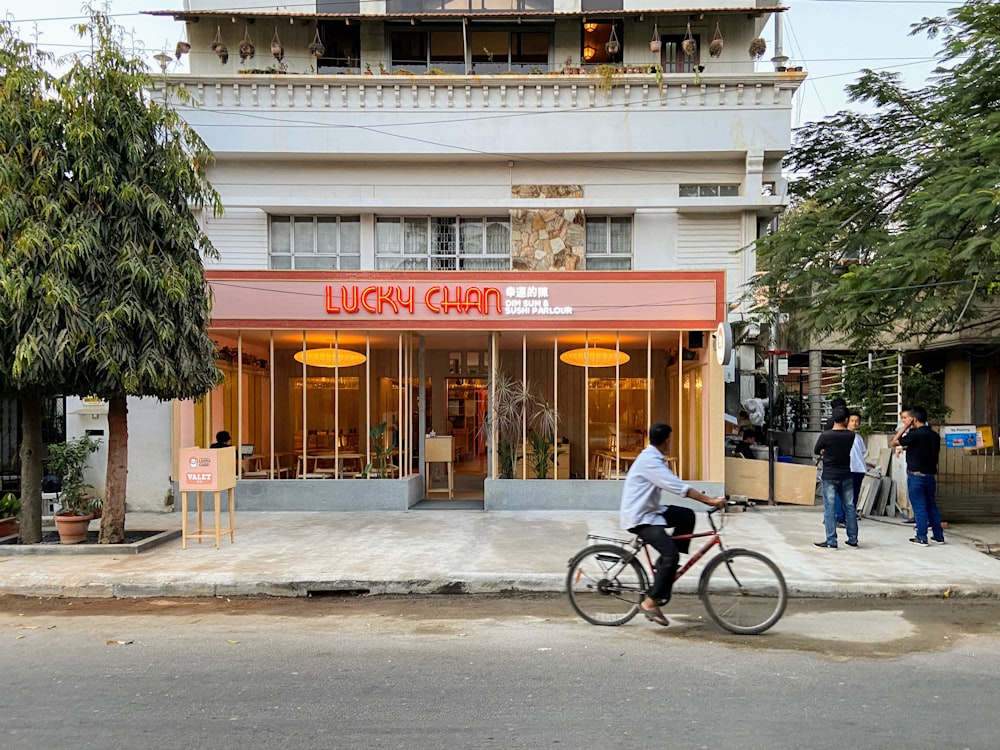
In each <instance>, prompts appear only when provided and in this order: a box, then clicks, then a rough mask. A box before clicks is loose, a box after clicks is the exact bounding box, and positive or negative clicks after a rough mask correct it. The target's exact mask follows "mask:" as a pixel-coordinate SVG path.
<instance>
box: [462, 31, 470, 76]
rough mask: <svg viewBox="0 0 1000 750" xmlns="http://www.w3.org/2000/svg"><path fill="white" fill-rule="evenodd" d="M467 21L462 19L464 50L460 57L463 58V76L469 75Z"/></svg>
mask: <svg viewBox="0 0 1000 750" xmlns="http://www.w3.org/2000/svg"><path fill="white" fill-rule="evenodd" d="M468 26H469V19H468V18H463V19H462V49H463V50H465V51H464V53H463V54H462V57H463V58H465V75H469V35H468Z"/></svg>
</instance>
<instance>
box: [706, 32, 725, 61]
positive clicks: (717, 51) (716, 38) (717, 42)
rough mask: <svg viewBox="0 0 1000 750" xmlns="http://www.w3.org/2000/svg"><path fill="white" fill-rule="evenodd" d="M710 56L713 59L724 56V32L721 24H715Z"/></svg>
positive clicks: (709, 51) (709, 47) (709, 44)
mask: <svg viewBox="0 0 1000 750" xmlns="http://www.w3.org/2000/svg"><path fill="white" fill-rule="evenodd" d="M708 54H710V55H711V56H712V57H718V56H719V55H721V54H722V31H721V30H720V29H719V24H715V33H714V34H713V35H712V41H711V42H709V43H708Z"/></svg>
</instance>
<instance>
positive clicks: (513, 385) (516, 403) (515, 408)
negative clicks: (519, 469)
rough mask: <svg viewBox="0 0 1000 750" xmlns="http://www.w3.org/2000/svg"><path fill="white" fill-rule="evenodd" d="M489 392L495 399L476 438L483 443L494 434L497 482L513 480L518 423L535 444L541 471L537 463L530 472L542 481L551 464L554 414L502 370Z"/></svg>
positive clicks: (526, 385)
mask: <svg viewBox="0 0 1000 750" xmlns="http://www.w3.org/2000/svg"><path fill="white" fill-rule="evenodd" d="M493 392H494V394H495V396H494V399H493V401H492V402H491V404H490V408H489V410H488V411H487V413H486V419H485V420H484V421H483V423H482V425H481V427H480V434H481V435H482V436H484V437H485V439H486V440H487V442H489V441H490V440H492V439H493V434H494V432H495V434H496V452H497V458H498V461H499V464H500V466H499V474H498V478H500V479H514V478H515V476H514V474H515V472H514V467H515V464H516V460H517V457H518V450H519V449H520V448H521V447H522V432H521V430H522V422H523V420H525V419H526V420H527V423H528V427H529V429H530V434H531V439H532V441H533V442H534V441H535V440H537V448H536V450H535V459H536V461H537V460H542V461H543V466H542V468H541V470H540V469H539V467H538V465H537V463H536V464H535V465H534V466H533V469H534V472H535V475H536V477H537V478H540V479H544V478H545V477H546V476H547V474H548V468H549V461H550V460H551V457H550V453H549V451H550V448H551V446H552V444H553V443H554V442H555V439H554V436H555V422H556V414H555V410H554V409H553V408H552V407H551V406H550V405H549V404H547V403H545V402H544V401H543V400H542V399H540V398H539V397H537V396H536V395H534V394H533V393H532V392H531V388H530V386H529V385H528V384H526V383H523V382H521V381H520V380H518V379H516V378H514V377H512V376H510V375H508V374H507V373H506V372H504V371H503V370H500V371H499V372H498V373H497V375H496V380H495V381H494V384H493ZM539 448H544V450H539ZM539 456H544V459H539ZM539 471H541V474H542V475H541V476H539Z"/></svg>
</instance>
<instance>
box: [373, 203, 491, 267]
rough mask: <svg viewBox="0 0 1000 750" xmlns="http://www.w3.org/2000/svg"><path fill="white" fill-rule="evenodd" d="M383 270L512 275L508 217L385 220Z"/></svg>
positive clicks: (379, 250) (379, 258) (380, 224)
mask: <svg viewBox="0 0 1000 750" xmlns="http://www.w3.org/2000/svg"><path fill="white" fill-rule="evenodd" d="M375 268H376V269H377V270H379V271H509V270H510V220H509V219H508V218H507V217H486V218H468V217H454V216H430V217H410V216H407V217H395V216H393V217H379V218H378V219H376V222H375Z"/></svg>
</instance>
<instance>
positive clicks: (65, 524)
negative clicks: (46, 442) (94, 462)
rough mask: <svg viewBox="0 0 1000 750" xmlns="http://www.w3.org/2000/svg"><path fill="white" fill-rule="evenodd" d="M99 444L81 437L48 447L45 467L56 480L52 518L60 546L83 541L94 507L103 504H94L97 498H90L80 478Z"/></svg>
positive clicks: (85, 484) (92, 516)
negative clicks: (56, 496) (56, 498)
mask: <svg viewBox="0 0 1000 750" xmlns="http://www.w3.org/2000/svg"><path fill="white" fill-rule="evenodd" d="M100 445H101V443H100V440H94V439H93V438H91V437H90V436H89V435H85V436H83V437H79V438H74V439H72V440H67V441H66V442H64V443H55V444H53V445H50V446H49V457H48V459H47V460H46V466H48V468H49V471H51V472H52V473H53V474H55V475H56V476H58V477H59V478H60V488H61V489H60V490H59V505H60V506H61V509H60V510H59V512H57V513H56V514H55V516H54V519H55V522H56V528H57V529H58V530H59V539H60V541H61V542H62V543H63V544H79V543H80V542H82V541H84V540H86V538H87V529H88V526H89V524H90V522H91V520H93V518H94V507H95V505H96V506H97V507H101V506H102V505H103V501H101V502H98V500H99V498H97V497H94V496H92V495H91V493H92V492H93V489H94V488H93V487H91V486H90V485H89V484H87V482H86V480H85V479H84V476H83V472H84V469H85V468H86V466H87V459H88V457H89V456H90V454H91V453H95V452H96V451H97V449H98V448H100ZM43 489H44V488H43Z"/></svg>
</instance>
